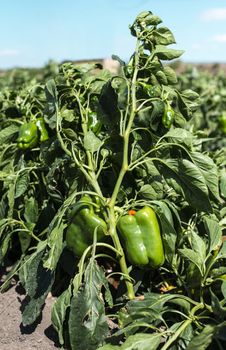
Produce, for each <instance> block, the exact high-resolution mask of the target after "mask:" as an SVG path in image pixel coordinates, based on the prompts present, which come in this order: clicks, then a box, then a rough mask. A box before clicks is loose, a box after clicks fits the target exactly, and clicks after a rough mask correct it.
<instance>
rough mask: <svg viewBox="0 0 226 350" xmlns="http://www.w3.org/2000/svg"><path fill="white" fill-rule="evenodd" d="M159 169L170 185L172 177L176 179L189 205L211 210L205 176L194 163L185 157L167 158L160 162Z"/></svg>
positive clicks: (202, 209)
mask: <svg viewBox="0 0 226 350" xmlns="http://www.w3.org/2000/svg"><path fill="white" fill-rule="evenodd" d="M159 171H160V172H162V174H163V175H164V177H165V179H166V181H169V184H170V185H173V182H172V179H173V180H175V181H176V183H177V184H178V186H179V188H180V189H181V190H182V193H183V196H184V198H185V199H186V200H187V201H188V203H189V204H190V205H191V206H193V207H194V208H197V209H198V210H201V211H208V212H211V211H212V209H211V204H210V201H209V197H208V188H207V186H206V182H205V178H204V176H203V174H202V172H201V171H200V169H199V168H198V167H197V166H196V165H195V164H193V163H192V162H190V161H189V160H187V159H167V160H164V162H161V163H160V167H159ZM177 190H178V189H177V188H175V191H177Z"/></svg>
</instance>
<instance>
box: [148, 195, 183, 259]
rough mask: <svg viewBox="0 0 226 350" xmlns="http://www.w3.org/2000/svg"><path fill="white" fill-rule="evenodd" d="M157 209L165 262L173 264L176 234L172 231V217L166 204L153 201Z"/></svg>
mask: <svg viewBox="0 0 226 350" xmlns="http://www.w3.org/2000/svg"><path fill="white" fill-rule="evenodd" d="M154 204H156V205H157V206H158V207H159V208H157V210H156V213H157V215H158V218H159V221H160V225H161V232H162V238H163V242H164V250H165V257H166V260H167V261H169V262H170V263H171V264H173V261H174V257H175V248H176V242H177V237H178V234H177V232H176V231H175V229H174V223H173V217H172V214H171V211H170V209H169V207H168V206H167V204H166V203H164V202H160V201H154Z"/></svg>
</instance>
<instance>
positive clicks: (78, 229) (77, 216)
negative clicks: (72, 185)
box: [66, 195, 107, 257]
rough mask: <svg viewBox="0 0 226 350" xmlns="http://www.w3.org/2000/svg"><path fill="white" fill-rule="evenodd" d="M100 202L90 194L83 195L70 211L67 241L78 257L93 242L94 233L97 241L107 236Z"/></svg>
mask: <svg viewBox="0 0 226 350" xmlns="http://www.w3.org/2000/svg"><path fill="white" fill-rule="evenodd" d="M98 206H99V204H98V203H94V202H93V201H92V199H91V198H90V197H89V196H87V195H86V196H83V197H82V198H81V199H80V201H79V202H78V203H77V204H76V205H75V207H74V209H73V210H72V211H71V213H70V224H69V226H68V228H67V230H66V243H67V246H68V248H69V249H70V250H72V251H73V252H74V254H75V255H76V256H77V257H81V256H82V254H83V252H84V251H85V249H86V248H88V247H89V246H90V245H91V244H92V243H93V238H94V233H95V232H96V234H97V241H101V240H103V239H104V237H105V233H106V231H107V225H106V222H105V221H104V220H103V219H102V218H101V216H100V215H101V213H100V210H99V207H98Z"/></svg>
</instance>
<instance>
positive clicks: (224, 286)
mask: <svg viewBox="0 0 226 350" xmlns="http://www.w3.org/2000/svg"><path fill="white" fill-rule="evenodd" d="M221 292H222V294H223V296H224V299H226V281H223V282H222V284H221Z"/></svg>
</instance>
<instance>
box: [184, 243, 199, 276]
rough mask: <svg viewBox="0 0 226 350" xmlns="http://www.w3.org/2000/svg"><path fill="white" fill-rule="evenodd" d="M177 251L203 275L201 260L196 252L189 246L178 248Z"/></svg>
mask: <svg viewBox="0 0 226 350" xmlns="http://www.w3.org/2000/svg"><path fill="white" fill-rule="evenodd" d="M178 251H179V252H180V254H181V255H183V257H184V258H185V259H187V260H189V261H191V262H192V263H193V264H195V265H196V266H197V267H198V269H199V271H200V273H201V274H202V275H203V273H204V271H203V261H202V258H201V257H200V256H199V254H198V253H196V252H194V251H193V250H192V249H189V248H183V249H178Z"/></svg>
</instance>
